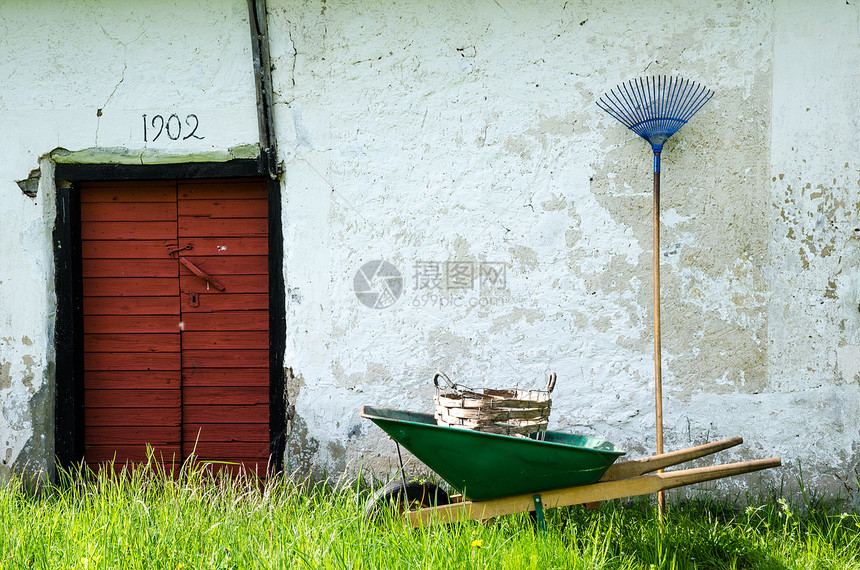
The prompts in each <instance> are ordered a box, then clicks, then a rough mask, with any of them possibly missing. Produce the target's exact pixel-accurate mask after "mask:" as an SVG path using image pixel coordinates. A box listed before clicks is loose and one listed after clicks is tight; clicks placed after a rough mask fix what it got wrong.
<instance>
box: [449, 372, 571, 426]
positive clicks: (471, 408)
mask: <svg viewBox="0 0 860 570" xmlns="http://www.w3.org/2000/svg"><path fill="white" fill-rule="evenodd" d="M555 378H556V376H555V372H553V373H551V374H550V375H549V381H548V382H547V385H546V388H545V389H543V390H518V389H516V388H511V389H507V390H492V389H489V388H487V389H483V390H480V391H478V390H473V389H471V388H467V387H465V386H462V385H460V386H458V385H457V384H455V383H454V382H451V380H450V379H449V378H448V377H447V376H446V375H445V374H443V373H442V372H437V373H436V375H435V376H434V377H433V384H435V386H436V398H435V402H436V414H435V415H436V423H437V424H438V425H443V426H448V427H454V428H460V429H470V430H475V431H482V432H486V433H496V434H502V435H518V436H524V437H529V436H531V435H533V434H538V437H540V434H541V433H543V432H545V431H546V428H547V424H548V423H549V412H550V407H551V406H552V399H551V398H550V393H551V392H552V390H553V388H555ZM440 379H442V380H444V381H445V382H446V383H447V386H444V387H443V386H440V385H439V380H440Z"/></svg>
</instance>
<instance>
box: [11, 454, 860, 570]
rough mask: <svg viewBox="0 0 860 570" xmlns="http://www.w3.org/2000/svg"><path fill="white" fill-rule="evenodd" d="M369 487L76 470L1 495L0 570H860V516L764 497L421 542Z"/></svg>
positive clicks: (599, 513)
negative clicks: (373, 512) (367, 512)
mask: <svg viewBox="0 0 860 570" xmlns="http://www.w3.org/2000/svg"><path fill="white" fill-rule="evenodd" d="M368 494H369V490H368V489H364V488H362V486H361V485H359V484H358V483H354V484H353V485H351V486H343V485H341V486H331V485H324V484H320V485H315V486H308V485H300V484H297V483H295V482H293V481H291V480H290V479H287V478H284V479H277V480H271V481H269V482H268V483H266V484H265V485H261V484H259V483H255V482H251V481H247V480H228V479H218V478H214V477H211V476H207V475H206V474H205V473H204V472H203V471H201V470H200V469H199V468H197V467H194V466H193V465H186V466H185V467H184V468H183V472H182V473H181V475H180V477H179V478H177V479H172V478H169V477H164V476H160V475H159V474H158V473H154V472H153V471H152V470H143V469H140V470H136V471H134V472H132V473H130V474H127V475H126V476H121V477H117V476H107V475H99V476H94V475H92V474H90V475H89V476H81V475H80V474H73V473H68V472H64V473H62V474H61V477H60V481H59V482H58V484H57V485H56V486H52V487H49V488H47V489H44V490H43V491H42V492H41V493H33V492H26V491H25V490H24V486H23V485H22V482H21V480H19V479H13V480H10V481H7V482H6V483H3V484H2V485H0V525H2V529H0V569H4V570H5V569H7V568H8V569H12V568H64V569H70V568H75V569H85V568H86V569H91V568H169V569H171V570H173V569H179V568H201V569H203V568H206V569H209V568H212V569H216V568H366V569H375V568H410V569H412V568H434V569H435V568H457V569H459V568H511V569H524V568H541V569H543V568H565V569H567V568H573V569H576V568H619V569H621V568H624V569H626V568H644V569H651V568H660V569H663V568H714V569H725V568H774V569H778V568H822V569H824V568H827V569H830V568H837V569H841V568H853V569H860V516H858V514H857V513H842V512H841V511H840V510H839V509H838V508H837V507H838V505H836V504H831V505H829V506H828V505H826V504H825V503H824V502H823V501H807V502H806V504H805V505H803V508H800V506H798V505H793V504H790V503H788V502H786V501H783V500H773V499H765V500H762V501H759V502H758V503H755V504H753V506H750V507H747V508H746V509H741V510H735V509H734V508H733V507H731V506H729V505H728V504H726V503H721V502H718V501H714V500H712V499H710V498H709V497H708V496H707V495H701V497H700V498H698V499H695V500H690V501H686V502H684V503H676V504H673V505H671V509H670V511H669V513H668V514H667V516H666V517H665V520H664V524H663V526H662V529H661V527H660V525H659V524H658V523H657V519H656V513H655V510H654V508H653V507H652V505H651V503H650V502H649V501H648V500H642V501H636V502H632V503H626V504H622V503H621V502H612V503H605V504H604V505H603V506H602V507H601V508H600V509H598V510H595V511H587V510H585V509H582V508H579V507H575V508H573V507H572V508H564V509H552V510H548V511H547V523H548V527H549V530H548V532H547V533H546V534H541V533H538V532H536V531H535V529H534V525H533V524H532V522H531V520H530V519H529V517H528V516H525V515H511V516H505V517H500V518H498V519H497V520H496V521H495V523H493V524H486V525H481V524H478V523H467V524H461V525H456V526H451V527H436V528H429V529H418V530H412V529H409V528H407V527H406V526H405V525H404V524H403V523H402V521H401V520H400V519H398V518H396V517H394V516H387V515H385V516H382V517H380V518H379V519H377V520H376V521H375V522H373V523H366V522H365V521H364V519H363V516H362V509H363V504H364V502H365V501H366V499H367V497H368Z"/></svg>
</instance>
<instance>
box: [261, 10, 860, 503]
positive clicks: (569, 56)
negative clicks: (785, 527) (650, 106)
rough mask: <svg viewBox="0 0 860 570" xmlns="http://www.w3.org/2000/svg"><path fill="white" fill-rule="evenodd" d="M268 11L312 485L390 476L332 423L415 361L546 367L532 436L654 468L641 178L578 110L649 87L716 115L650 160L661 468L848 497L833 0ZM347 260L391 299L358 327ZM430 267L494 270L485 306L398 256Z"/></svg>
mask: <svg viewBox="0 0 860 570" xmlns="http://www.w3.org/2000/svg"><path fill="white" fill-rule="evenodd" d="M269 10H270V20H269V26H270V31H271V35H272V52H273V53H272V57H273V61H274V63H275V66H276V69H275V70H274V81H275V90H276V96H275V100H276V103H277V108H276V119H277V128H278V138H279V143H280V149H281V152H282V155H283V158H284V159H285V160H286V181H287V184H286V200H285V236H286V248H285V249H286V256H287V259H286V266H287V267H288V269H289V271H288V272H287V286H288V288H289V294H288V323H287V329H288V338H287V347H288V348H287V356H286V361H287V362H288V365H289V366H290V367H291V368H292V371H294V372H295V375H296V377H297V378H300V379H301V388H300V390H296V392H297V393H296V399H295V405H296V414H297V417H299V418H301V422H302V433H301V434H294V435H295V436H296V437H299V438H302V439H304V440H306V441H307V442H308V444H312V445H313V446H315V449H316V450H317V455H316V457H315V461H316V462H317V465H318V466H321V467H323V468H328V469H333V470H335V471H339V470H342V469H344V468H346V469H358V468H359V467H360V466H362V465H364V466H365V467H366V466H367V465H368V464H372V465H377V466H380V467H381V468H382V470H383V471H384V470H385V469H387V468H389V467H390V466H391V464H392V461H393V460H394V459H393V458H394V457H395V456H394V454H393V447H392V446H391V445H390V444H388V443H386V438H385V437H384V436H383V435H382V432H381V430H379V429H378V428H375V427H374V426H372V425H371V424H370V423H369V422H367V421H366V420H361V419H360V418H359V417H358V410H359V407H360V406H361V405H363V404H374V405H382V406H389V407H396V408H405V409H414V410H428V411H429V410H430V409H432V396H433V389H432V385H431V378H432V374H433V371H434V370H435V369H437V368H441V369H443V370H445V371H447V372H448V373H449V374H451V375H452V376H453V377H455V378H456V379H458V380H460V381H463V382H466V383H473V384H477V385H492V386H495V387H501V386H510V385H513V384H518V385H519V386H529V387H538V386H541V385H542V384H543V382H544V381H545V378H546V375H547V374H548V373H549V372H550V371H553V370H554V371H556V372H558V375H559V382H558V387H557V389H556V392H555V394H554V400H553V405H554V410H553V416H552V425H553V427H556V428H560V429H568V430H577V431H583V432H586V433H589V434H595V435H600V436H604V437H607V438H609V439H610V440H612V441H613V442H615V443H617V444H618V445H620V446H622V447H624V448H626V449H628V450H629V451H630V452H631V455H634V456H638V455H641V454H647V453H651V452H653V448H654V436H653V431H654V420H653V413H654V404H653V395H652V394H653V387H652V378H653V364H652V362H653V361H652V344H651V343H652V340H651V338H652V337H651V334H652V333H651V318H652V317H651V308H650V307H651V261H650V259H651V251H650V249H651V198H650V192H651V173H650V166H651V156H650V153H649V152H648V148H647V145H646V144H645V143H644V142H643V141H641V140H639V139H638V138H636V137H635V136H634V135H632V134H631V133H629V132H628V131H626V130H625V129H624V128H623V127H621V126H620V125H619V124H617V123H616V122H615V121H614V120H613V119H611V118H610V117H608V116H606V115H605V114H603V113H601V112H600V111H599V109H598V108H597V107H596V106H595V104H594V101H595V100H596V99H597V97H598V96H599V95H600V94H601V93H603V92H604V91H606V90H607V89H609V88H610V87H613V86H614V85H616V84H618V83H620V82H621V81H624V80H626V79H629V78H630V77H633V76H637V75H641V74H646V73H647V74H652V73H655V74H656V73H666V74H670V73H671V74H680V75H683V76H685V77H689V78H693V79H696V80H699V81H702V82H703V83H704V84H706V85H707V86H709V87H711V88H712V89H713V90H714V91H715V93H716V95H715V97H714V98H713V99H712V101H711V102H710V103H708V105H706V106H705V107H704V108H703V109H702V110H701V111H700V112H699V114H698V115H697V116H696V117H695V118H694V119H693V120H692V121H691V122H690V123H689V124H688V125H687V126H685V127H684V128H683V129H682V130H681V131H680V132H679V133H678V134H677V135H675V137H673V138H672V139H671V140H670V141H669V143H668V145H667V147H666V148H665V150H664V153H663V194H662V198H663V203H662V215H663V222H664V228H663V235H662V240H663V253H662V280H663V283H662V297H663V355H664V392H665V403H664V413H665V430H666V447H667V449H672V448H679V447H684V446H688V445H693V444H697V443H701V442H703V441H705V440H713V439H717V438H722V437H728V436H731V435H736V434H740V435H743V436H744V437H745V438H746V440H747V443H746V445H745V446H744V447H743V448H740V449H737V450H734V451H732V452H729V453H727V454H725V455H727V459H748V458H753V457H764V456H770V455H781V456H782V457H783V458H784V462H785V464H786V468H784V469H783V470H782V471H776V472H769V473H765V474H763V475H756V476H754V477H747V478H745V479H743V480H742V481H743V482H755V483H756V484H757V485H758V488H759V489H762V490H766V489H767V486H768V484H770V483H771V482H777V481H779V479H780V478H785V480H786V482H787V483H788V484H789V485H791V484H793V483H794V482H795V479H794V476H795V475H796V474H797V473H798V467H799V466H802V467H803V468H804V471H805V474H806V476H807V479H806V482H807V484H813V485H816V486H817V487H818V488H820V489H824V490H828V491H836V492H841V493H842V494H843V495H846V494H849V495H850V494H852V493H853V497H854V500H857V491H858V486H857V483H856V482H855V480H854V478H855V477H856V476H857V472H858V463H860V434H858V430H860V409H858V405H860V404H858V396H860V381H859V380H858V379H859V378H860V376H858V374H860V348H857V347H858V346H860V338H858V336H860V335H858V332H857V331H858V325H860V322H858V319H860V313H858V310H857V307H858V303H860V295H858V293H857V286H858V285H860V282H858V278H860V276H856V275H854V274H853V273H852V271H854V270H853V269H851V267H852V266H853V265H854V264H853V262H852V259H853V257H851V256H855V257H856V256H858V255H860V254H858V253H857V252H856V248H857V243H860V241H858V240H860V226H858V225H857V223H856V222H855V218H856V216H857V213H858V211H857V210H858V207H860V206H858V204H860V203H858V200H857V198H856V196H857V191H858V181H857V178H858V152H857V150H858V149H857V135H856V133H857V128H856V127H857V125H856V121H857V119H856V117H857V116H858V115H860V114H858V112H857V111H858V109H857V103H856V101H855V98H853V97H852V96H851V94H852V93H854V92H855V91H856V89H857V88H858V84H857V77H856V74H855V75H852V74H851V73H849V72H848V71H847V70H851V69H856V68H857V63H858V61H857V60H858V51H859V50H860V47H859V46H858V8H857V5H856V3H854V2H848V3H845V2H824V1H821V2H813V3H804V2H779V3H765V2H753V3H749V2H739V1H736V2H732V1H729V2H717V3H714V2H638V3H632V4H630V5H625V6H624V7H623V8H620V7H618V6H616V5H612V4H606V3H598V2H566V3H561V2H559V3H553V2H529V3H522V2H504V1H501V2H468V3H460V2H395V3H393V4H386V5H379V4H377V3H373V2H337V1H331V0H325V1H323V0H320V1H316V2H303V3H292V2H285V1H277V0H271V1H270V2H269ZM825 62H826V63H825ZM806 107H810V109H809V110H807V109H806ZM822 131H824V132H822ZM819 133H820V134H821V135H822V136H818V134H819ZM792 147H793V148H792ZM780 174H782V175H783V176H782V177H780V176H779V175H780ZM801 180H802V182H801ZM807 182H809V183H811V184H812V186H811V190H810V189H807V190H805V191H804V190H803V188H804V186H805V184H806V183H807ZM789 184H790V185H791V186H790V187H789ZM837 226H838V227H837ZM855 228H858V231H857V232H856V233H855V232H854V229H855ZM792 232H793V233H794V235H795V237H791V235H792ZM855 236H857V237H855ZM855 242H857V243H855ZM374 259H386V260H388V261H389V262H391V263H392V264H393V265H395V266H396V267H397V268H398V269H399V270H400V272H401V274H402V275H403V277H404V286H403V295H402V297H401V298H400V299H399V300H398V302H397V303H396V304H394V305H393V306H392V307H389V308H386V309H382V310H373V309H368V308H365V307H363V306H361V305H360V304H359V303H358V302H357V300H356V296H355V295H354V293H353V289H352V288H353V277H354V275H355V273H356V271H357V270H358V268H359V267H361V266H362V264H363V263H366V262H367V261H370V260H374ZM449 260H450V261H473V262H476V263H480V262H481V261H484V262H504V263H506V264H507V288H506V289H505V290H504V291H496V292H493V293H491V292H489V291H486V290H485V291H483V295H484V297H485V298H487V299H490V300H491V301H492V303H493V304H492V305H490V306H480V303H477V305H478V306H469V304H470V302H471V301H472V300H474V299H476V298H478V299H480V297H481V293H480V292H479V291H477V290H470V291H466V292H456V291H451V290H442V291H441V292H439V294H440V297H441V298H442V299H445V300H446V302H447V306H442V307H440V306H439V304H438V303H433V299H432V298H428V297H425V296H424V294H425V293H427V289H424V288H422V287H420V286H419V281H416V280H415V278H416V274H417V273H419V271H423V270H417V269H416V263H419V262H427V261H433V262H445V261H449ZM804 260H805V261H804ZM855 273H856V272H855ZM801 299H802V300H801ZM458 300H459V302H460V306H457V302H458ZM798 301H800V302H798ZM488 302H490V301H488ZM824 439H826V441H827V442H828V445H826V446H823V445H821V442H822V440H824ZM410 463H411V465H412V466H413V468H415V469H420V467H418V466H417V465H416V463H415V461H414V459H412V460H410ZM739 484H740V483H739V482H731V481H726V482H722V483H720V484H719V486H720V487H723V488H726V489H728V488H737V487H738V485H739Z"/></svg>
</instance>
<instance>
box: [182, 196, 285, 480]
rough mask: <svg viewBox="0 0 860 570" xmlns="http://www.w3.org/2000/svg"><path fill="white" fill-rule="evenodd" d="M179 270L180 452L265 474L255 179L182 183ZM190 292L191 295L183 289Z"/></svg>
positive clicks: (264, 266)
mask: <svg viewBox="0 0 860 570" xmlns="http://www.w3.org/2000/svg"><path fill="white" fill-rule="evenodd" d="M178 196H179V200H178V228H179V240H180V243H181V244H186V243H191V244H193V249H190V250H187V251H184V252H183V255H184V256H185V257H186V258H187V259H188V260H189V261H191V262H192V263H193V264H194V265H196V266H197V267H198V268H200V269H201V270H203V271H205V272H206V273H208V274H210V275H212V276H213V277H215V278H216V279H217V280H218V281H219V282H220V283H222V284H223V285H224V286H225V290H224V291H216V290H215V289H214V288H212V287H207V285H206V282H205V281H203V280H202V279H200V278H199V277H197V276H195V275H194V274H193V273H192V272H191V271H190V270H188V269H187V268H185V267H184V266H183V267H180V287H181V289H182V294H181V311H182V321H183V333H182V343H183V350H182V374H183V417H184V422H185V423H184V426H183V432H184V433H183V438H184V441H185V443H184V451H185V453H190V452H191V451H192V450H194V453H195V454H196V455H197V456H198V457H199V458H200V459H201V460H204V461H207V460H208V461H215V462H228V463H240V464H242V465H243V466H244V467H245V468H247V469H250V470H253V471H256V472H257V473H258V474H260V475H263V474H264V473H265V470H266V467H267V463H268V459H269V402H268V365H269V353H268V349H269V335H268V323H269V317H268V295H267V293H268V257H267V256H268V251H267V243H268V242H267V231H268V206H267V190H266V184H265V182H263V181H251V182H249V181H229V180H228V181H200V182H183V183H180V185H179V188H178ZM192 294H195V302H192V297H191V295H192Z"/></svg>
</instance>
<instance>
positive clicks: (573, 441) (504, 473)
mask: <svg viewBox="0 0 860 570" xmlns="http://www.w3.org/2000/svg"><path fill="white" fill-rule="evenodd" d="M361 416H362V417H364V418H367V419H369V420H371V421H373V422H374V423H375V424H376V425H378V426H379V427H380V428H382V429H383V430H384V431H385V432H386V433H388V435H389V436H391V438H392V439H393V440H394V441H396V442H397V443H399V444H400V445H402V446H403V447H405V448H406V449H408V450H409V451H410V452H411V453H412V454H413V455H415V456H416V457H417V458H418V459H420V460H421V461H422V462H423V463H424V464H426V465H427V467H429V468H430V469H432V470H433V471H435V472H436V473H437V474H438V475H439V476H440V477H441V478H442V479H444V480H445V481H447V482H448V484H450V485H451V486H452V487H454V488H455V489H457V490H458V491H460V492H462V493H463V495H464V496H466V497H468V498H469V499H470V500H473V501H485V500H489V499H498V498H502V497H510V496H514V495H521V494H525V493H540V492H542V491H548V490H551V489H559V488H563V487H574V486H577V485H588V484H590V483H594V482H596V481H598V480H599V479H600V478H601V477H602V476H603V474H604V473H605V472H606V470H607V469H608V468H609V467H610V466H611V465H612V464H613V463H614V462H615V460H616V459H617V458H618V457H619V456H621V455H624V452H623V451H621V450H620V449H618V448H617V447H615V446H614V445H612V444H611V443H609V442H608V441H604V440H602V439H598V438H596V437H589V436H585V435H573V434H566V433H560V432H554V431H547V432H544V433H542V434H541V436H542V439H541V440H538V439H536V438H526V437H514V436H507V435H497V434H492V433H484V432H479V431H471V430H465V429H458V428H452V427H447V426H440V425H437V424H436V419H435V417H434V416H433V415H432V414H425V413H420V412H408V411H404V410H395V409H390V408H376V407H372V406H363V407H362V408H361ZM544 435H545V437H544Z"/></svg>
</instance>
